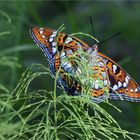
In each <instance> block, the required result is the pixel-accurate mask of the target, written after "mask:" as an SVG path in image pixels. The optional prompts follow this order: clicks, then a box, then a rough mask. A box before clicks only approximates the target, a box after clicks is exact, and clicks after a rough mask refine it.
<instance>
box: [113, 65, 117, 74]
mask: <svg viewBox="0 0 140 140" xmlns="http://www.w3.org/2000/svg"><path fill="white" fill-rule="evenodd" d="M116 70H117V66H116V65H113V72H114V73H116Z"/></svg>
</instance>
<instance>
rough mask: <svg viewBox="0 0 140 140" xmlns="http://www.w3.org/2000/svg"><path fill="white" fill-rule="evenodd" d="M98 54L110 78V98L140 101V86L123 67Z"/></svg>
mask: <svg viewBox="0 0 140 140" xmlns="http://www.w3.org/2000/svg"><path fill="white" fill-rule="evenodd" d="M98 54H99V56H101V58H102V59H103V61H104V62H105V63H106V66H107V68H108V75H109V80H110V84H111V85H110V86H111V87H110V97H109V98H110V99H117V100H121V99H122V100H127V101H133V102H140V87H139V85H138V84H137V83H136V82H135V81H134V80H133V79H132V78H131V77H130V75H129V74H127V73H126V72H125V71H124V70H123V68H121V67H120V66H119V65H118V64H117V63H115V62H114V61H113V60H111V59H110V58H108V57H107V56H105V55H104V54H102V53H98Z"/></svg>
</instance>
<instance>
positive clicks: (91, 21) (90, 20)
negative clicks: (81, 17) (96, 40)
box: [89, 16, 96, 37]
mask: <svg viewBox="0 0 140 140" xmlns="http://www.w3.org/2000/svg"><path fill="white" fill-rule="evenodd" d="M89 22H90V24H91V30H92V34H93V36H94V37H96V36H95V32H94V28H93V19H92V17H91V16H89Z"/></svg>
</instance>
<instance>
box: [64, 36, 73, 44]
mask: <svg viewBox="0 0 140 140" xmlns="http://www.w3.org/2000/svg"><path fill="white" fill-rule="evenodd" d="M72 40H73V39H72V38H71V37H67V38H66V40H65V44H68V43H69V42H71V41H72Z"/></svg>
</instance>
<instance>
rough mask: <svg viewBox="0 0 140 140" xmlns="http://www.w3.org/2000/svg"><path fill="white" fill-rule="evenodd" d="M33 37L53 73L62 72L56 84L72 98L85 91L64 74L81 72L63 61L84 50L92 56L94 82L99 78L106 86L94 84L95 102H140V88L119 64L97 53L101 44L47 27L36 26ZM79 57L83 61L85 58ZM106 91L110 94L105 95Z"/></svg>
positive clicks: (68, 60) (73, 64)
mask: <svg viewBox="0 0 140 140" xmlns="http://www.w3.org/2000/svg"><path fill="white" fill-rule="evenodd" d="M30 34H31V37H32V38H33V40H34V41H35V43H36V44H37V45H38V46H39V47H40V48H41V50H42V51H43V53H44V55H45V56H46V57H47V59H48V60H49V62H50V69H51V71H52V73H53V74H54V75H55V73H56V72H57V71H60V74H59V78H58V80H57V85H58V86H60V87H62V88H64V89H65V91H66V92H67V93H68V94H69V95H79V94H80V92H81V90H82V88H81V85H80V83H78V81H77V80H76V79H74V77H72V78H69V76H66V75H64V73H70V74H71V75H75V74H76V72H77V69H78V68H77V67H76V62H74V61H73V60H71V59H67V60H66V61H64V59H65V58H70V56H72V55H73V54H76V53H77V52H78V51H79V49H82V50H83V51H84V52H85V53H87V54H88V55H89V56H91V57H90V58H91V59H92V62H93V63H92V69H93V71H94V74H93V79H99V80H98V81H101V82H102V84H103V86H101V84H99V83H98V81H97V82H93V84H92V90H91V99H92V100H93V101H94V102H97V103H99V102H101V101H103V100H104V99H105V98H108V97H109V99H116V100H120V99H122V100H127V101H133V102H140V87H139V85H138V84H137V83H136V82H135V81H134V80H133V79H132V78H131V76H130V75H129V74H128V73H126V72H125V71H124V70H123V69H122V68H121V67H120V66H119V65H118V64H117V63H115V62H114V61H113V60H112V59H110V58H108V57H107V56H105V55H104V54H102V53H100V52H98V43H95V44H94V45H93V46H89V45H88V44H86V43H85V42H83V41H82V40H80V39H78V38H76V37H74V36H71V35H68V34H65V33H61V32H59V31H58V30H53V29H50V28H47V27H46V28H38V27H35V28H33V29H31V30H30ZM79 58H81V61H82V56H79ZM90 62H91V60H90V61H89V63H90ZM60 68H61V69H60ZM106 91H107V92H108V93H109V95H107V94H106Z"/></svg>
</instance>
